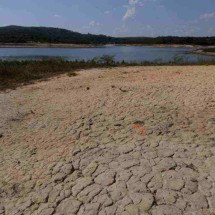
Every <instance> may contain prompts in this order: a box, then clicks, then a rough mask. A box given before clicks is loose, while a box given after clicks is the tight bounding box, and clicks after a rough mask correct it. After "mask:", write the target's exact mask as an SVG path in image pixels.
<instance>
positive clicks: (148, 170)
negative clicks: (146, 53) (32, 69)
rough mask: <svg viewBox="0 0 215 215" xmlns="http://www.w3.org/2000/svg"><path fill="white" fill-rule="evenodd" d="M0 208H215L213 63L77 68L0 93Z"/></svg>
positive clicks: (169, 211)
mask: <svg viewBox="0 0 215 215" xmlns="http://www.w3.org/2000/svg"><path fill="white" fill-rule="evenodd" d="M0 115H1V118H0V214H1V215H21V214H25V215H30V214H33V215H36V214H38V215H53V214H55V215H73V214H75V215H84V214H86V215H97V214H98V215H114V214H117V215H121V214H122V215H138V214H139V215H147V214H148V215H150V214H152V215H173V214H174V215H182V214H186V215H194V214H195V215H208V214H215V67H214V66H197V67H195V66H192V67H188V66H186V67H166V66H165V67H130V68H114V69H101V70H99V69H98V70H96V69H93V70H88V71H82V72H80V73H79V75H78V76H77V77H67V76H60V77H58V78H54V79H51V80H49V81H46V82H40V83H36V84H33V85H29V86H24V87H22V88H19V89H17V90H15V91H8V92H2V93H0Z"/></svg>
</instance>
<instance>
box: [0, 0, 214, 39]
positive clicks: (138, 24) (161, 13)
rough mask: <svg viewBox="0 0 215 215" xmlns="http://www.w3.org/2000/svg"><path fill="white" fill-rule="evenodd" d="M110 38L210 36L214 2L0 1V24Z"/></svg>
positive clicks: (171, 0) (134, 0) (120, 0)
mask: <svg viewBox="0 0 215 215" xmlns="http://www.w3.org/2000/svg"><path fill="white" fill-rule="evenodd" d="M9 25H18V26H36V27H40V26H43V27H57V28H64V29H68V30H71V31H76V32H80V33H91V34H104V35H109V36H115V37H118V36H121V37H125V36H132V37H138V36H147V37H157V36H214V35H215V1H214V0H204V1H202V0H187V1H185V0H181V1H180V2H179V1H176V0H117V1H114V0H91V1H87V0H79V1H77V0H61V1H57V0H47V1H42V0H19V1H17V2H14V1H12V0H0V26H1V27H2V26H9Z"/></svg>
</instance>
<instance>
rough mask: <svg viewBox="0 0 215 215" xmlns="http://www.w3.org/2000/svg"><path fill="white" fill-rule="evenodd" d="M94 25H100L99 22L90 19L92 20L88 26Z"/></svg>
mask: <svg viewBox="0 0 215 215" xmlns="http://www.w3.org/2000/svg"><path fill="white" fill-rule="evenodd" d="M95 26H100V23H99V22H96V21H95V20H92V21H91V22H90V23H89V27H95Z"/></svg>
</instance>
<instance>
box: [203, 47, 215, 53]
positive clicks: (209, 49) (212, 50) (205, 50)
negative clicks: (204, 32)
mask: <svg viewBox="0 0 215 215" xmlns="http://www.w3.org/2000/svg"><path fill="white" fill-rule="evenodd" d="M203 51H204V52H214V53H215V48H208V49H203Z"/></svg>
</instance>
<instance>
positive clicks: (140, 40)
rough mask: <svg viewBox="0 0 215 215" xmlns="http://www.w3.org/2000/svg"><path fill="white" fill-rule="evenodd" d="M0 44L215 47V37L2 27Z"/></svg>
mask: <svg viewBox="0 0 215 215" xmlns="http://www.w3.org/2000/svg"><path fill="white" fill-rule="evenodd" d="M0 43H65V44H114V43H115V44H146V45H152V44H186V45H215V37H156V38H151V37H118V38H117V37H110V36H105V35H93V34H80V33H78V32H73V31H69V30H66V29H60V28H48V27H21V26H6V27H0Z"/></svg>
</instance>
